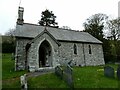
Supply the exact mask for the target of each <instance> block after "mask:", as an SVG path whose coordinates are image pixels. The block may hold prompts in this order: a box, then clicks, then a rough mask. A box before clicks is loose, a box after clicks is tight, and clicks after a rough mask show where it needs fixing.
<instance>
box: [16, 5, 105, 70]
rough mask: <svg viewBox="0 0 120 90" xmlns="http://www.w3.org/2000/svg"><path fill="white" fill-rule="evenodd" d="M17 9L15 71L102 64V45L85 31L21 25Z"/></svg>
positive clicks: (22, 9) (19, 11)
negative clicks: (69, 65)
mask: <svg viewBox="0 0 120 90" xmlns="http://www.w3.org/2000/svg"><path fill="white" fill-rule="evenodd" d="M23 13H24V8H22V7H19V10H18V19H17V24H16V30H15V38H16V51H15V69H16V70H25V69H26V70H29V71H36V70H39V69H40V68H44V67H53V68H54V67H56V66H57V65H66V64H68V63H69V62H71V63H72V64H73V65H75V66H96V65H103V64H105V63H104V55H103V49H102V42H101V41H99V40H98V39H96V38H95V37H93V36H92V35H90V34H89V33H86V32H81V31H75V30H66V29H61V28H53V27H45V26H40V25H36V24H30V23H24V19H23Z"/></svg>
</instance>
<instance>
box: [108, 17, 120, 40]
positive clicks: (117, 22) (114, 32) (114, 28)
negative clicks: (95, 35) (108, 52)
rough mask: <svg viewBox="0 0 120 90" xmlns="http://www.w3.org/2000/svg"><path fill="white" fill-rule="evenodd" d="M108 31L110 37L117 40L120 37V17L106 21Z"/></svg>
mask: <svg viewBox="0 0 120 90" xmlns="http://www.w3.org/2000/svg"><path fill="white" fill-rule="evenodd" d="M107 27H108V30H109V31H108V32H109V33H110V37H109V38H111V39H112V40H115V41H116V40H118V38H119V37H120V33H119V29H120V19H119V18H117V19H113V20H109V21H108V22H107Z"/></svg>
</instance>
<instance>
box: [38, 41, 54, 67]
mask: <svg viewBox="0 0 120 90" xmlns="http://www.w3.org/2000/svg"><path fill="white" fill-rule="evenodd" d="M51 50H52V49H51V46H50V44H49V42H48V41H47V40H45V41H43V42H42V43H41V45H40V47H39V68H40V67H49V66H52V54H51Z"/></svg>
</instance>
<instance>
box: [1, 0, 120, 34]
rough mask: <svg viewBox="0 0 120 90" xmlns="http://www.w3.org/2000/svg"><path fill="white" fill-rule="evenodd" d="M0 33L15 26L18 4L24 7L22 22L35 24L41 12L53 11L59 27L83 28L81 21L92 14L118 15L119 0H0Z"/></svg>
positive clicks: (114, 16)
mask: <svg viewBox="0 0 120 90" xmlns="http://www.w3.org/2000/svg"><path fill="white" fill-rule="evenodd" d="M0 1H1V2H0V34H4V33H5V32H7V31H8V30H9V29H12V28H15V25H16V21H17V16H18V6H19V4H20V6H22V7H24V22H25V23H33V24H37V23H38V20H40V18H41V12H42V11H44V10H45V9H49V10H50V11H53V13H54V14H55V16H57V19H56V21H57V22H58V25H59V26H60V27H62V26H69V27H70V28H71V29H73V30H83V29H84V28H83V23H84V22H85V20H86V19H87V18H89V17H90V16H91V15H93V14H97V13H103V14H107V15H108V16H110V17H113V18H116V17H118V2H119V0H21V3H20V0H0Z"/></svg>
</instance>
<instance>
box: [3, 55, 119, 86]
mask: <svg viewBox="0 0 120 90" xmlns="http://www.w3.org/2000/svg"><path fill="white" fill-rule="evenodd" d="M109 66H112V67H113V68H114V69H115V70H117V65H114V64H110V65H109ZM103 68H104V67H103V66H88V67H74V68H73V79H74V87H75V88H118V84H119V88H120V83H118V80H117V78H116V77H115V78H107V77H105V76H104V71H103ZM24 73H27V71H17V72H15V71H14V60H11V54H3V57H2V86H3V88H20V76H21V75H23V74H24ZM28 87H29V88H68V86H67V84H66V83H65V82H64V81H63V80H61V79H60V78H58V77H57V76H56V75H55V74H54V73H49V74H45V75H40V76H37V77H31V78H29V79H28Z"/></svg>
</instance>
